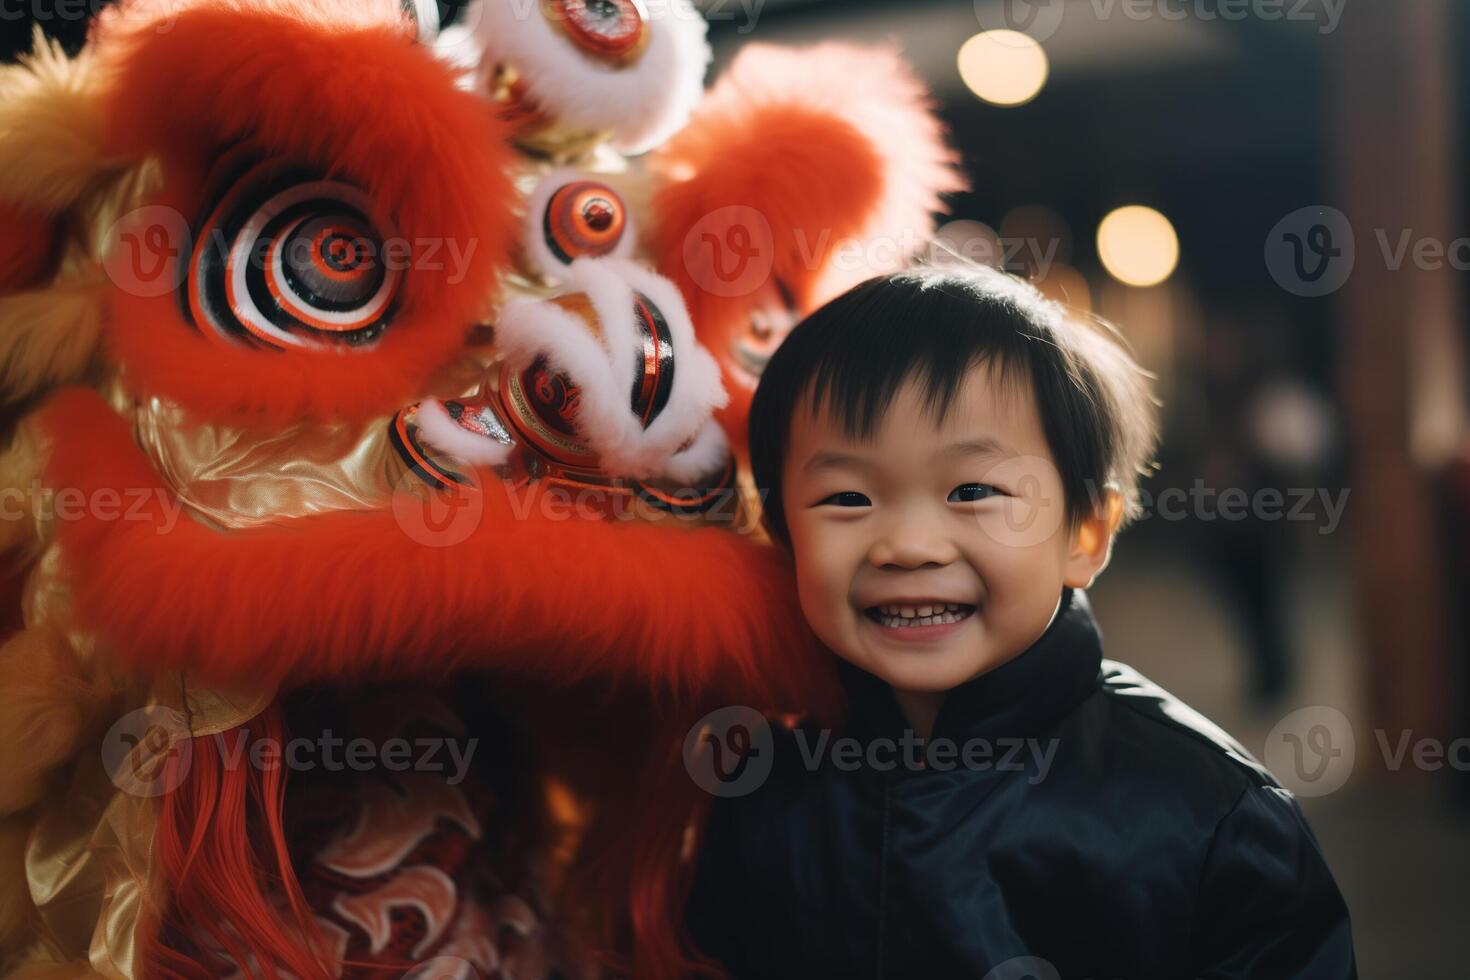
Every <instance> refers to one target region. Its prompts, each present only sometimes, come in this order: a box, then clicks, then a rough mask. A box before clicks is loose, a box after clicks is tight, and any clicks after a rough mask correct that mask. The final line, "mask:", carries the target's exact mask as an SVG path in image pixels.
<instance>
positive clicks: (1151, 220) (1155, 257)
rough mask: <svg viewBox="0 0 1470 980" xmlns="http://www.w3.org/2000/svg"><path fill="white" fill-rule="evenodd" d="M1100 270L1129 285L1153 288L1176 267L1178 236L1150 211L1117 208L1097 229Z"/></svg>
mask: <svg viewBox="0 0 1470 980" xmlns="http://www.w3.org/2000/svg"><path fill="white" fill-rule="evenodd" d="M1097 252H1098V255H1099V257H1100V258H1101V259H1102V264H1103V268H1105V269H1107V270H1108V273H1109V274H1111V275H1112V277H1113V278H1114V279H1117V280H1118V281H1119V282H1121V283H1124V284H1126V285H1129V286H1157V285H1158V284H1159V283H1161V282H1163V281H1164V280H1165V279H1168V278H1169V277H1170V276H1171V275H1173V274H1174V268H1175V267H1176V266H1177V265H1178V264H1179V236H1178V235H1177V234H1175V233H1174V226H1173V225H1172V224H1170V223H1169V219H1168V218H1166V217H1164V216H1163V215H1162V214H1160V213H1159V212H1158V211H1155V210H1154V209H1153V208H1150V207H1144V206H1143V205H1141V204H1132V205H1129V206H1127V207H1122V208H1118V209H1117V210H1116V211H1114V212H1112V213H1111V214H1109V215H1108V216H1107V217H1106V218H1104V219H1103V220H1102V224H1100V225H1099V226H1098V229H1097Z"/></svg>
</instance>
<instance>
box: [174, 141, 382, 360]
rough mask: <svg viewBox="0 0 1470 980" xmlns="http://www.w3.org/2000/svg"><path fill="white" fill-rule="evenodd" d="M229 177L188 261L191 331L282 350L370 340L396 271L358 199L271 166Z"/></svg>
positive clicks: (369, 210) (372, 217)
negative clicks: (192, 326) (194, 328)
mask: <svg viewBox="0 0 1470 980" xmlns="http://www.w3.org/2000/svg"><path fill="white" fill-rule="evenodd" d="M235 173H236V174H237V175H238V176H236V177H235V178H234V179H230V180H227V181H225V182H224V184H223V187H222V190H221V192H220V193H218V194H217V195H216V203H215V205H214V207H213V209H212V210H211V211H210V213H209V217H208V218H206V219H205V221H204V222H203V223H202V224H201V226H200V233H199V235H198V236H197V238H196V239H195V242H194V250H193V252H192V254H191V256H190V259H189V272H188V279H187V287H186V290H187V291H186V297H185V299H186V302H185V312H186V315H187V316H188V317H189V319H190V321H191V322H192V323H193V324H194V326H195V327H196V328H197V329H199V330H201V331H203V332H205V333H207V334H209V335H211V336H214V337H216V338H219V339H222V340H226V341H230V342H233V343H245V344H248V345H252V346H261V347H268V348H275V349H283V350H284V349H300V348H323V347H362V346H365V345H368V344H371V343H372V342H373V341H375V340H376V339H378V337H379V336H380V335H381V334H382V333H383V331H384V329H386V327H387V326H388V323H389V321H390V320H391V318H392V315H393V312H394V307H395V300H396V299H397V296H398V292H399V288H400V286H401V285H402V281H403V270H402V268H401V265H402V263H401V262H400V263H398V266H395V264H394V255H393V253H392V252H390V251H388V250H387V249H386V248H385V246H387V245H388V244H389V243H390V242H393V241H396V237H395V235H394V233H393V230H392V228H391V226H390V225H389V224H388V222H387V220H386V219H385V218H384V217H383V216H381V215H378V214H376V213H375V210H374V208H373V205H372V202H371V201H370V200H369V199H368V197H367V195H366V194H364V193H363V192H362V191H361V190H360V189H358V188H357V187H354V186H353V185H351V184H348V183H344V182H342V181H339V180H323V179H320V178H318V177H316V176H315V175H312V174H310V173H307V172H303V171H302V170H300V169H299V168H294V167H289V166H286V165H283V164H281V163H278V162H268V163H261V164H254V165H247V166H243V167H240V168H237V169H236V170H235ZM398 258H400V259H402V258H406V256H399V257H398Z"/></svg>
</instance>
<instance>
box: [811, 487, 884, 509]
mask: <svg viewBox="0 0 1470 980" xmlns="http://www.w3.org/2000/svg"><path fill="white" fill-rule="evenodd" d="M827 504H831V505H833V506H835V507H871V506H872V504H873V502H872V501H871V500H869V499H868V498H867V497H865V496H863V495H862V494H860V493H858V492H857V491H856V490H844V491H843V492H842V493H834V494H833V495H832V496H830V497H826V498H824V499H822V500H820V501H818V502H817V506H818V507H822V506H825V505H827Z"/></svg>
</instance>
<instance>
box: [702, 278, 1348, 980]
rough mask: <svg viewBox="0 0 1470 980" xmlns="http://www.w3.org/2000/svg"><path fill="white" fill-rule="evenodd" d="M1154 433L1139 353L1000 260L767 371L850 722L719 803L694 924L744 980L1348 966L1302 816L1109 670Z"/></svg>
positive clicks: (758, 420) (1311, 971)
mask: <svg viewBox="0 0 1470 980" xmlns="http://www.w3.org/2000/svg"><path fill="white" fill-rule="evenodd" d="M1154 430H1155V409H1154V404H1153V402H1152V399H1151V396H1150V394H1149V389H1148V385H1147V383H1146V376H1145V375H1144V374H1143V372H1141V371H1140V370H1139V368H1138V367H1137V365H1136V364H1135V363H1134V362H1133V361H1132V359H1131V358H1130V357H1129V355H1128V354H1127V353H1125V351H1124V350H1123V348H1122V347H1121V346H1119V345H1118V344H1116V343H1115V342H1114V341H1113V340H1112V339H1111V338H1109V337H1108V336H1106V335H1104V334H1103V333H1102V332H1100V331H1098V330H1096V329H1094V328H1092V327H1090V326H1087V325H1083V324H1079V323H1076V322H1072V321H1069V320H1067V319H1065V318H1064V317H1063V315H1062V314H1061V312H1060V310H1059V309H1058V308H1057V307H1055V306H1054V305H1053V304H1050V303H1048V302H1047V301H1046V300H1044V299H1043V298H1042V297H1041V296H1040V295H1039V294H1038V293H1037V292H1036V291H1035V290H1034V289H1033V288H1031V287H1030V286H1028V285H1026V284H1024V283H1021V282H1018V281H1016V280H1013V279H1010V278H1008V277H1005V276H1002V275H1000V274H998V273H991V272H989V271H987V270H973V271H970V270H965V271H953V270H949V271H918V272H909V273H903V274H899V275H895V276H890V277H885V278H880V279H875V280H872V281H869V282H867V283H865V284H863V285H861V286H859V287H857V288H856V289H854V290H852V291H851V292H849V293H847V294H846V295H844V296H842V297H841V298H839V299H837V300H835V301H834V302H832V303H831V304H830V305H828V306H826V307H825V308H823V309H821V310H819V311H818V312H817V313H815V314H814V315H812V316H811V317H810V318H809V319H808V320H806V321H805V322H804V323H803V324H801V325H800V326H798V327H797V328H796V329H795V330H794V331H793V332H792V334H791V335H790V337H789V338H788V339H787V340H786V341H785V343H784V344H783V345H782V346H781V348H780V349H779V350H778V351H777V352H776V354H775V356H774V357H773V358H772V359H771V362H770V364H769V366H768V367H767V369H766V371H765V374H764V376H763V378H762V380H761V384H760V387H759V390H758V391H757V392H756V395H755V401H754V405H753V407H752V412H751V417H750V446H751V452H752V464H753V468H754V471H755V478H756V482H757V485H758V486H760V487H763V488H769V490H770V494H769V497H768V498H767V501H766V508H767V510H766V514H765V519H766V522H767V527H768V529H769V531H770V533H771V535H772V536H773V537H774V538H775V539H776V540H777V541H778V542H780V543H781V544H783V545H785V546H786V547H788V548H789V549H790V551H791V554H792V556H793V558H794V559H795V563H796V572H797V579H798V588H799V591H800V598H801V603H802V608H803V610H804V611H805V613H806V616H807V618H808V620H809V621H810V623H811V625H812V628H813V629H814V630H815V631H816V633H817V634H818V636H820V637H821V638H822V640H823V641H825V642H826V643H827V645H828V646H830V647H831V648H832V649H833V650H834V651H835V652H836V653H837V654H838V656H839V657H840V658H841V661H842V662H841V663H840V664H839V667H840V669H841V672H842V675H843V681H844V684H845V685H846V687H847V689H848V695H849V704H850V714H849V718H848V720H847V723H846V726H845V728H844V730H842V731H840V732H836V733H822V732H817V731H811V730H806V729H803V728H797V729H794V730H790V731H787V730H784V729H782V730H778V731H777V732H776V733H775V735H774V739H775V743H774V746H773V755H774V758H773V760H772V761H771V766H772V768H771V770H770V774H769V776H768V777H767V778H766V779H765V781H764V782H763V783H762V784H761V785H760V786H759V787H758V788H757V789H755V790H754V791H753V792H750V793H748V794H747V795H742V796H735V797H731V798H727V799H717V800H716V801H715V806H714V808H713V811H712V813H711V818H710V822H709V825H708V828H707V831H706V836H705V841H704V846H703V852H702V856H701V861H700V867H699V872H698V876H697V880H696V883H695V886H694V891H693V893H692V895H691V899H690V904H689V925H690V929H691V934H692V935H693V937H694V938H695V940H696V942H697V943H698V944H699V946H700V947H701V949H703V950H704V951H705V952H707V953H708V954H709V955H711V956H713V957H715V958H717V959H718V960H719V961H720V962H721V963H722V964H723V965H724V966H725V968H726V969H727V970H728V971H729V972H730V973H731V974H733V975H734V976H735V977H737V978H743V977H759V978H775V977H803V978H810V977H838V976H842V977H847V976H864V977H883V978H890V977H916V978H917V977H923V978H926V980H929V978H952V977H974V978H986V980H1024V978H1036V980H1119V978H1169V980H1184V978H1199V980H1204V978H1211V980H1213V978H1220V980H1224V978H1231V980H1235V978H1259V980H1289V978H1298V977H1301V978H1306V977H1311V978H1333V980H1337V978H1344V977H1355V976H1356V969H1355V966H1354V959H1353V950H1352V938H1351V933H1350V930H1349V924H1348V913H1347V909H1346V908H1345V907H1344V905H1343V900H1342V897H1341V895H1340V894H1339V893H1338V890H1337V887H1336V885H1335V884H1334V882H1333V880H1332V876H1331V874H1330V873H1329V871H1328V869H1327V866H1326V864H1325V863H1324V861H1323V858H1322V853H1321V851H1320V850H1319V849H1318V846H1317V843H1316V840H1315V838H1314V837H1313V836H1312V832H1311V830H1310V829H1309V828H1308V827H1307V824H1306V822H1305V820H1304V819H1303V817H1302V814H1301V811H1300V809H1299V808H1298V807H1297V804H1296V802H1295V800H1294V799H1293V798H1292V796H1291V795H1290V794H1289V793H1288V792H1287V791H1286V790H1284V789H1282V788H1281V787H1280V786H1278V785H1277V783H1276V782H1275V781H1274V780H1273V779H1272V778H1271V776H1270V774H1269V773H1268V772H1266V770H1265V769H1263V768H1262V767H1261V765H1260V764H1259V763H1257V762H1256V761H1255V760H1254V759H1253V758H1251V756H1250V755H1249V753H1247V752H1246V751H1245V749H1243V748H1242V747H1241V746H1240V745H1239V744H1238V743H1236V742H1235V741H1234V740H1232V739H1231V738H1230V737H1229V736H1228V735H1226V734H1225V733H1224V732H1223V731H1221V730H1220V729H1218V728H1216V727H1215V726H1214V725H1212V724H1210V723H1209V722H1208V721H1207V720H1205V719H1204V718H1203V717H1201V716H1200V715H1198V714H1196V713H1195V712H1193V711H1192V710H1190V709H1189V708H1188V707H1186V706H1185V705H1183V704H1181V703H1180V702H1179V701H1177V700H1175V699H1174V698H1173V697H1171V696H1170V695H1169V694H1168V693H1166V692H1165V691H1163V690H1161V689H1160V688H1158V687H1156V686H1155V685H1153V684H1151V683H1150V682H1149V681H1147V680H1146V679H1145V678H1143V677H1141V676H1140V675H1139V674H1138V673H1137V672H1135V671H1133V670H1131V669H1130V668H1128V667H1126V666H1124V665H1122V664H1119V663H1115V662H1112V661H1109V660H1104V659H1103V657H1102V642H1101V638H1100V636H1099V634H1098V629H1097V626H1096V624H1095V623H1094V622H1093V619H1092V614H1091V612H1090V611H1089V609H1088V604H1087V600H1086V597H1085V594H1084V592H1083V590H1084V589H1086V588H1087V587H1088V586H1090V585H1091V584H1092V581H1093V579H1094V578H1096V576H1097V575H1098V573H1100V572H1101V571H1102V570H1103V568H1104V567H1106V565H1107V563H1108V557H1109V553H1110V550H1111V545H1112V541H1113V536H1114V534H1115V533H1116V532H1117V530H1118V528H1119V526H1120V525H1121V524H1122V523H1123V521H1124V519H1125V518H1126V517H1127V516H1128V515H1127V514H1126V510H1127V508H1126V506H1125V501H1127V500H1129V499H1130V498H1131V497H1132V496H1134V495H1133V494H1132V493H1131V491H1132V490H1133V488H1134V485H1135V481H1136V479H1137V476H1138V474H1139V473H1140V472H1142V471H1143V469H1144V467H1145V464H1146V463H1147V462H1148V460H1149V458H1150V456H1151V454H1152V451H1153V443H1154ZM1180 655H1181V656H1188V655H1189V654H1188V651H1181V652H1180ZM844 742H846V744H845V745H844V744H843V743H844Z"/></svg>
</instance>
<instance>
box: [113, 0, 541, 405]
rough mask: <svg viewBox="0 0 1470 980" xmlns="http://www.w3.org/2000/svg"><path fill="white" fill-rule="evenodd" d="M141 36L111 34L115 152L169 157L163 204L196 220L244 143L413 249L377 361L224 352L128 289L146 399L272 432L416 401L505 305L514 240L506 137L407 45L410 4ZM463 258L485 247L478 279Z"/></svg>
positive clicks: (122, 339) (125, 335) (255, 15)
mask: <svg viewBox="0 0 1470 980" xmlns="http://www.w3.org/2000/svg"><path fill="white" fill-rule="evenodd" d="M380 8H381V11H382V12H383V16H381V17H376V18H375V17H371V16H367V15H366V14H368V13H373V12H374V11H378V10H379V9H380ZM365 12H366V13H365ZM126 20H127V18H126V17H125V16H124V17H120V18H117V21H118V24H114V25H113V27H112V29H110V30H108V31H106V32H103V33H104V38H105V41H106V43H105V44H104V45H102V47H103V50H104V51H105V52H106V55H107V58H108V59H109V60H110V61H111V62H112V63H113V64H114V65H115V68H116V70H117V73H118V74H117V82H116V84H115V85H114V86H112V88H111V90H110V92H111V94H110V96H109V103H108V106H107V118H108V123H109V129H108V148H109V152H112V153H115V154H117V155H118V156H120V157H122V158H125V159H143V158H147V157H158V158H161V159H162V161H163V166H164V187H165V190H164V192H163V194H162V196H161V197H160V199H159V200H158V201H157V203H160V204H163V205H166V206H168V207H172V208H174V209H176V210H178V211H179V212H180V213H181V214H183V215H185V216H186V218H188V219H189V220H194V219H195V216H196V215H197V214H199V212H200V211H201V209H202V207H203V206H204V203H205V202H204V200H203V197H204V194H205V187H204V175H205V173H206V171H207V169H208V166H209V164H210V163H211V162H212V161H213V160H214V159H215V158H216V157H217V156H218V154H219V153H220V152H221V151H222V149H223V148H225V147H228V146H235V145H244V146H249V147H254V148H256V149H258V150H260V151H261V152H262V153H268V154H272V155H283V156H287V157H290V158H293V159H297V160H299V161H301V162H303V163H304V164H308V165H312V166H315V167H317V168H320V169H321V170H322V171H323V172H324V173H328V174H333V175H342V176H344V177H345V178H346V179H348V180H351V181H353V182H355V183H357V184H359V185H360V186H362V187H363V188H364V189H365V190H366V191H367V193H368V194H369V195H370V196H371V197H372V198H373V199H374V200H375V201H377V202H379V204H380V205H381V206H383V207H384V208H385V209H386V210H387V211H389V212H390V213H392V214H393V216H394V219H395V222H396V225H397V232H398V234H399V235H400V236H401V237H402V238H404V239H406V240H407V241H408V242H409V243H411V244H413V246H414V252H413V255H414V265H413V266H412V267H411V268H410V270H409V272H408V275H407V277H406V279H405V283H404V292H403V294H402V296H401V297H400V310H399V313H398V315H397V319H396V321H395V322H394V323H393V324H392V325H391V326H390V327H389V329H388V331H387V333H386V335H385V336H384V338H383V339H382V340H381V341H380V342H379V343H378V345H377V346H376V347H375V348H374V349H372V350H370V351H355V352H344V353H340V354H339V353H332V352H324V353H316V352H312V353H304V352H293V353H287V354H281V353H274V352H264V351H253V350H245V349H241V350H225V349H221V348H219V347H218V346H216V345H214V344H212V343H210V342H208V341H206V340H205V339H203V338H201V337H199V336H197V335H196V334H195V333H194V332H193V331H192V330H190V329H189V328H188V326H187V325H186V324H185V323H184V322H183V321H182V318H181V316H180V314H179V312H178V309H177V300H176V298H175V297H174V296H173V295H167V296H163V297H157V298H147V297H139V296H135V295H130V294H129V293H128V292H127V291H126V290H123V289H117V290H115V296H114V302H113V304H112V317H111V320H112V322H111V324H110V338H109V339H110V342H111V346H112V348H113V351H114V353H115V354H116V355H117V356H118V357H119V358H120V359H121V360H122V361H123V362H124V363H125V364H126V366H127V368H128V370H129V372H130V374H131V375H132V376H133V378H134V379H135V383H136V384H137V385H138V386H139V387H140V388H141V389H142V390H143V391H145V392H147V393H149V394H160V395H164V396H166V397H169V398H171V399H174V400H176V401H178V402H180V403H182V404H183V405H185V406H186V407H187V408H189V409H191V410H193V411H194V412H195V413H197V414H198V415H199V416H201V417H205V418H217V417H229V416H234V415H237V414H239V413H245V414H247V415H251V416H254V417H256V418H258V419H259V420H260V421H261V422H262V423H264V424H283V423H285V422H288V421H292V420H297V419H299V418H301V417H302V416H313V417H318V418H332V419H341V418H365V417H369V416H371V415H373V414H377V413H380V412H389V411H392V410H394V409H396V408H399V407H402V406H403V405H405V404H408V403H410V402H412V401H413V400H415V398H416V397H418V396H419V395H421V394H422V391H423V385H424V382H425V380H426V379H427V377H428V376H429V375H430V374H431V373H432V371H433V370H434V369H435V368H437V367H440V366H442V365H443V364H444V363H445V362H446V360H447V359H448V358H449V357H451V356H452V354H453V353H454V352H455V351H456V350H457V349H458V348H459V347H460V346H462V344H463V342H464V336H465V333H466V331H467V329H468V328H469V327H471V326H472V325H474V324H475V323H477V322H478V321H479V320H480V319H481V318H483V317H484V316H485V315H486V314H487V313H488V312H489V311H490V310H491V308H492V307H493V302H494V299H495V293H496V276H497V273H498V271H499V270H500V269H501V268H502V267H504V265H505V263H506V261H507V256H508V254H509V248H510V244H511V242H512V240H513V238H514V235H515V233H516V221H515V219H514V218H513V216H512V213H511V206H512V204H513V202H514V200H515V194H514V189H513V186H512V184H511V183H510V179H509V176H508V167H509V165H510V162H511V151H510V150H509V149H508V146H507V144H506V143H505V135H506V129H505V124H504V123H502V122H501V121H499V120H498V119H497V118H496V116H495V113H494V112H493V111H492V109H491V108H490V107H489V106H488V104H486V103H485V102H484V101H483V100H480V99H478V98H476V97H475V96H473V95H472V94H470V93H468V92H463V91H460V90H458V89H456V88H455V77H454V72H453V70H452V69H451V68H450V67H448V66H447V65H445V64H443V63H441V62H439V61H438V60H436V59H435V58H434V57H433V55H432V53H431V52H430V51H429V50H428V49H426V48H425V47H423V46H421V45H417V44H415V43H414V42H413V41H412V40H411V39H410V37H409V35H408V34H407V32H406V30H405V27H404V23H403V21H402V16H401V11H400V9H399V7H398V5H397V4H396V3H386V4H385V3H378V4H376V5H372V4H367V5H350V4H342V3H333V2H332V0H299V2H294V3H292V4H291V5H289V7H288V6H287V5H283V4H278V3H276V4H263V5H261V8H260V9H255V8H252V7H251V5H250V4H243V3H233V2H228V0H209V2H202V3H196V4H195V5H194V6H193V7H192V8H190V9H186V10H184V11H183V12H181V13H178V15H177V17H175V18H174V19H173V22H172V24H171V26H170V27H169V28H168V29H167V30H159V29H148V30H145V29H138V30H133V31H125V30H122V29H120V26H119V24H121V23H123V22H125V21H126ZM163 105H166V106H168V112H166V113H165V112H160V111H159V106H163ZM427 243H433V244H427ZM450 243H452V244H453V245H454V247H455V248H456V249H458V252H459V254H460V255H461V256H463V255H465V254H466V253H467V252H469V250H470V249H473V252H472V253H470V254H469V259H468V261H467V262H465V264H464V268H463V269H460V270H456V269H455V268H454V263H452V262H451V261H449V259H448V251H447V249H448V247H449V244H450ZM428 248H434V249H436V250H437V254H436V255H429V254H428V252H427V249H428ZM434 261H437V262H439V263H442V264H441V265H440V267H439V268H438V269H434V268H431V267H430V265H431V264H432V262H434ZM456 272H458V273H459V275H456V274H455V273H456Z"/></svg>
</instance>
